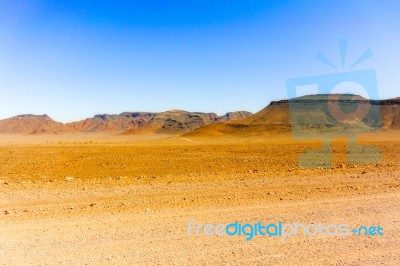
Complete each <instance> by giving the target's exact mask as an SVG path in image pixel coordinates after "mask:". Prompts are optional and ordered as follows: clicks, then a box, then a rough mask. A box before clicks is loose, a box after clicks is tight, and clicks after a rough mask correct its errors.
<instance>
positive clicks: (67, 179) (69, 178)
mask: <svg viewBox="0 0 400 266" xmlns="http://www.w3.org/2000/svg"><path fill="white" fill-rule="evenodd" d="M64 180H65V181H67V182H71V181H73V180H74V178H73V177H72V176H66V177H65V178H64Z"/></svg>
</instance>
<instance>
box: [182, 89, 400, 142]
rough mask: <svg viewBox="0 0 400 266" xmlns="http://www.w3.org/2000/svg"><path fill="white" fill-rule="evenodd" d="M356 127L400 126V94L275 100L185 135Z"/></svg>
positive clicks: (335, 131) (330, 130)
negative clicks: (375, 97)
mask: <svg viewBox="0 0 400 266" xmlns="http://www.w3.org/2000/svg"><path fill="white" fill-rule="evenodd" d="M368 103H370V105H368ZM365 106H369V108H368V110H366V111H368V112H369V113H368V114H365V113H362V112H361V113H359V114H357V112H355V110H357V109H358V108H359V107H360V110H361V111H362V110H364V109H365V108H364V107H365ZM337 107H339V108H337ZM376 111H378V112H376ZM347 113H350V114H351V113H355V115H353V116H351V115H347ZM377 114H380V115H377ZM354 129H357V130H358V131H369V130H373V129H383V130H391V129H400V98H394V99H388V100H381V101H378V100H372V101H370V100H367V99H365V98H363V97H361V96H357V95H349V94H342V95H340V94H337V95H333V94H331V95H308V96H303V97H298V98H294V99H290V100H281V101H273V102H271V103H270V105H268V106H267V107H265V108H264V109H262V110H261V111H259V112H257V113H255V114H254V115H251V116H249V117H246V118H243V119H240V120H236V121H226V122H222V123H216V124H212V125H208V126H205V127H201V128H198V129H195V130H193V131H191V132H189V133H187V134H186V135H188V136H223V135H242V136H251V135H274V134H281V133H285V132H295V134H299V135H301V134H310V133H316V134H320V133H321V132H325V133H331V134H332V135H335V134H336V135H337V134H338V133H343V132H346V131H349V130H354Z"/></svg>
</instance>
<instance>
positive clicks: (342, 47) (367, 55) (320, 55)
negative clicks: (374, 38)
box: [315, 39, 372, 70]
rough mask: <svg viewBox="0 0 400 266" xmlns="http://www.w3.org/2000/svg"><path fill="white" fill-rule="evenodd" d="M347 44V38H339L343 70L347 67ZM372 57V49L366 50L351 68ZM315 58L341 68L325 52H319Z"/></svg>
mask: <svg viewBox="0 0 400 266" xmlns="http://www.w3.org/2000/svg"><path fill="white" fill-rule="evenodd" d="M347 46H348V40H346V39H341V40H339V50H340V59H341V69H342V70H344V69H345V65H346V54H347ZM370 57H372V51H371V49H367V50H365V52H364V53H362V54H361V55H360V56H359V57H358V59H357V60H356V61H355V62H354V63H353V64H351V65H350V67H349V69H352V68H353V67H355V66H357V65H359V64H361V63H362V62H364V61H365V60H367V59H368V58H370ZM315 58H316V59H317V60H318V61H320V62H322V63H324V64H325V65H327V66H330V67H332V68H334V69H336V70H339V67H338V66H337V65H335V64H334V63H332V61H331V60H330V59H329V58H328V57H326V56H325V55H324V54H323V53H321V52H318V53H317V55H316V56H315Z"/></svg>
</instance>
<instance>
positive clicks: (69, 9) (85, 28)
mask: <svg viewBox="0 0 400 266" xmlns="http://www.w3.org/2000/svg"><path fill="white" fill-rule="evenodd" d="M115 2H118V4H116V3H115ZM341 38H346V39H348V40H349V46H348V52H347V61H346V62H349V63H350V62H351V61H354V60H355V59H356V58H357V57H358V56H359V55H360V54H361V53H362V52H364V51H365V50H366V49H367V48H370V49H371V50H372V52H373V57H372V58H370V59H369V60H367V61H365V62H364V63H362V64H360V65H359V66H357V67H356V68H354V70H357V69H367V68H373V69H375V70H376V72H377V76H378V87H379V96H380V98H389V97H395V96H396V97H397V96H400V86H399V85H400V67H399V66H400V1H394V0H393V1H382V0H379V1H378V0H376V1H367V0H362V1H338V0H335V1H332V0H330V1H317V0H314V1H304V0H303V1H254V0H243V1H235V0H226V1H225V0H224V1H199V0H192V1H169V0H163V1H149V0H142V1H136V0H131V1H85V0H79V1H75V0H65V1H61V0H60V1H44V0H43V1H39V0H38V1H35V0H32V1H28V0H25V1H23V0H13V1H9V0H0V118H6V117H10V116H14V115H16V114H21V113H34V114H43V113H46V114H48V115H50V116H51V117H53V118H54V119H55V120H58V121H62V122H66V121H74V120H79V119H83V118H86V117H91V116H93V115H94V114H96V113H120V112H123V111H165V110H169V109H174V108H178V109H184V110H189V111H203V112H210V111H213V112H217V113H218V114H223V113H225V112H228V111H234V110H249V111H252V112H256V111H258V110H260V109H261V108H263V107H265V106H266V105H268V104H269V102H270V101H271V100H277V99H284V98H287V92H286V87H285V86H286V85H285V83H286V80H287V79H290V78H295V77H302V76H313V75H319V74H326V73H335V71H336V70H334V69H331V68H329V67H328V66H326V65H324V64H322V63H321V62H319V61H317V60H315V55H316V53H317V52H318V51H321V52H323V53H324V54H325V55H326V56H328V57H329V58H330V59H332V61H333V62H334V63H337V64H339V62H340V54H339V50H338V43H337V40H338V39H341Z"/></svg>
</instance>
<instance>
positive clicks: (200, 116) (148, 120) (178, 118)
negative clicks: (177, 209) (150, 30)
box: [0, 110, 251, 135]
mask: <svg viewBox="0 0 400 266" xmlns="http://www.w3.org/2000/svg"><path fill="white" fill-rule="evenodd" d="M250 115H251V113H250V112H246V111H239V112H229V113H226V114H225V115H222V116H218V115H217V114H215V113H200V112H187V111H182V110H171V111H166V112H160V113H152V112H124V113H121V114H115V115H110V114H101V115H100V114H99V115H95V116H94V117H92V118H87V119H84V120H81V121H77V122H72V123H66V124H63V123H59V122H56V121H54V120H53V119H52V118H50V117H49V116H48V115H32V114H24V115H17V116H14V117H11V118H8V119H4V120H0V134H22V135H36V134H57V135H58V134H64V133H98V132H106V133H114V134H137V133H165V134H176V133H183V132H188V131H191V130H194V129H196V128H199V127H202V126H205V125H209V124H213V123H217V122H222V121H229V120H233V119H241V118H245V117H248V116H250Z"/></svg>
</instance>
